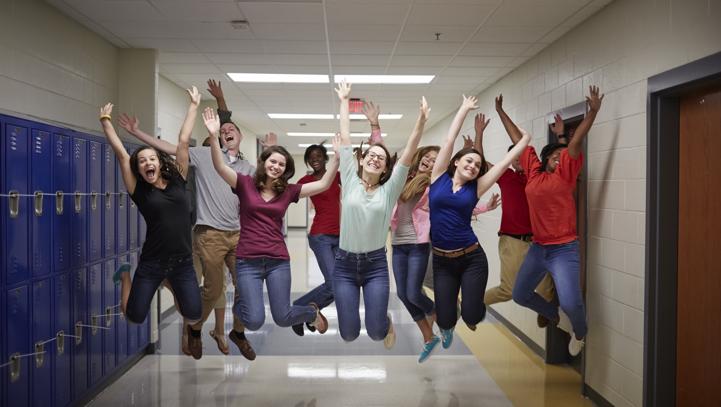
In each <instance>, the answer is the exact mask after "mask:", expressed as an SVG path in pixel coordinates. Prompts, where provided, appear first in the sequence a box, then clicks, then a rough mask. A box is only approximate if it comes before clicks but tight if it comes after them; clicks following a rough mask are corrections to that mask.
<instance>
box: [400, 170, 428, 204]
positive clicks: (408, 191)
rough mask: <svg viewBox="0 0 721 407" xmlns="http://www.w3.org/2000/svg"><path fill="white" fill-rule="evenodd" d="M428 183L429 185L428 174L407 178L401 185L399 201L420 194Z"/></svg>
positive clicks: (404, 200)
mask: <svg viewBox="0 0 721 407" xmlns="http://www.w3.org/2000/svg"><path fill="white" fill-rule="evenodd" d="M429 185H431V176H430V175H428V174H418V175H416V176H415V177H413V178H411V179H409V180H408V181H406V185H405V186H404V187H403V191H402V192H401V196H400V200H401V202H406V201H408V200H409V199H412V198H414V197H416V196H418V195H420V194H422V193H423V192H425V190H426V188H428V186H429Z"/></svg>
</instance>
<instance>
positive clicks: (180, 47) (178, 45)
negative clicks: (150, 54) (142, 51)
mask: <svg viewBox="0 0 721 407" xmlns="http://www.w3.org/2000/svg"><path fill="white" fill-rule="evenodd" d="M128 44H130V46H131V47H133V48H154V49H160V50H163V51H167V52H198V51H200V50H199V49H198V48H197V47H196V46H195V45H194V44H193V42H192V41H188V40H179V39H174V38H132V39H128Z"/></svg>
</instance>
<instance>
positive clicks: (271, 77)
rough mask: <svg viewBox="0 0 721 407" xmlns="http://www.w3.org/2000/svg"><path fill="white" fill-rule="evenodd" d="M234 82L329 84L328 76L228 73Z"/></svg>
mask: <svg viewBox="0 0 721 407" xmlns="http://www.w3.org/2000/svg"><path fill="white" fill-rule="evenodd" d="M228 76H229V77H230V79H232V80H234V81H235V82H261V83H329V81H330V80H329V78H328V75H305V74H285V73H234V72H230V73H228Z"/></svg>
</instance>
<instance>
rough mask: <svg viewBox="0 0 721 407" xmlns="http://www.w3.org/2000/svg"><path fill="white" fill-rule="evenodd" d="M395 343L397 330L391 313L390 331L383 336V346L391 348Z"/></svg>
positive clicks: (389, 320) (389, 318)
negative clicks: (394, 327)
mask: <svg viewBox="0 0 721 407" xmlns="http://www.w3.org/2000/svg"><path fill="white" fill-rule="evenodd" d="M395 344H396V331H395V330H394V329H393V320H392V319H391V316H390V314H388V333H387V334H386V337H385V338H383V346H385V348H386V349H389V350H390V349H391V348H392V347H393V345H395Z"/></svg>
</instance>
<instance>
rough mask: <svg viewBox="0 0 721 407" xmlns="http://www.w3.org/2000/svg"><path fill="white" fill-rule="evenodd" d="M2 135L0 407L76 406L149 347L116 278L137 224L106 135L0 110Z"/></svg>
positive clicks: (132, 246)
mask: <svg viewBox="0 0 721 407" xmlns="http://www.w3.org/2000/svg"><path fill="white" fill-rule="evenodd" d="M0 129H1V133H0V151H1V152H2V154H1V155H0V168H2V174H1V175H0V227H1V229H2V232H1V233H2V241H0V250H2V258H1V259H0V266H1V267H2V270H1V273H0V327H1V328H0V355H1V357H0V366H2V367H0V375H2V377H3V379H2V380H0V393H1V394H0V404H2V405H3V406H26V405H33V406H40V405H42V406H67V405H72V404H73V403H74V402H77V401H78V400H80V399H83V398H85V397H87V396H88V395H89V394H91V393H93V392H94V391H96V390H97V389H98V388H99V387H98V386H101V385H103V379H105V378H107V377H108V375H110V374H112V373H113V372H115V371H118V369H122V368H123V367H124V366H127V364H128V363H130V362H131V360H133V358H131V357H132V356H135V355H137V354H139V353H140V352H142V351H143V350H144V349H145V348H146V347H147V345H148V343H149V340H150V323H149V318H148V319H146V321H145V323H143V324H141V325H133V324H128V323H127V322H126V321H125V319H124V318H123V317H122V315H120V309H119V305H118V304H119V302H120V287H119V286H118V285H115V284H114V283H113V281H112V275H113V273H114V271H115V270H116V268H117V266H118V265H119V264H121V263H124V262H130V263H131V265H133V268H132V269H133V270H134V269H135V265H136V264H137V260H138V257H139V250H138V248H139V247H141V245H142V241H143V238H144V237H145V223H144V221H143V219H142V216H139V214H138V210H137V208H136V207H135V206H134V205H133V204H132V202H131V200H130V199H129V197H128V195H127V192H126V191H125V187H124V185H123V182H122V178H121V175H120V171H119V169H118V166H117V163H116V160H115V156H114V154H113V151H112V149H111V148H110V146H109V145H108V144H107V142H106V140H105V139H104V138H103V137H99V136H97V135H92V134H86V133H82V132H78V131H74V130H70V129H65V128H60V127H56V126H50V125H47V124H44V123H37V122H34V121H30V120H24V119H19V118H14V117H9V116H4V115H0ZM137 147H138V146H137V145H133V144H128V145H126V148H127V149H128V151H129V152H132V151H133V150H134V149H135V148H137Z"/></svg>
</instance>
